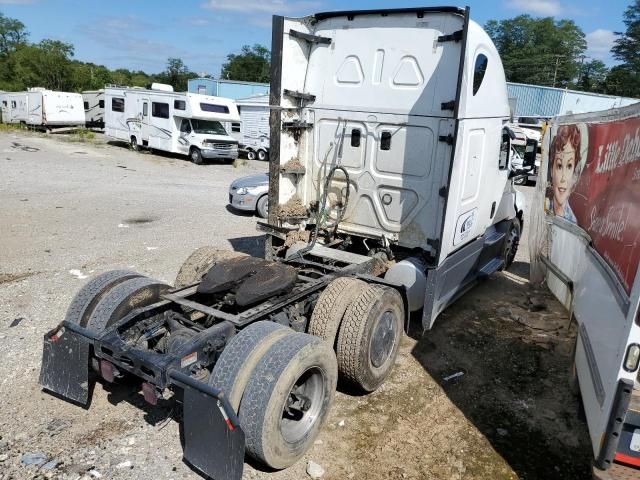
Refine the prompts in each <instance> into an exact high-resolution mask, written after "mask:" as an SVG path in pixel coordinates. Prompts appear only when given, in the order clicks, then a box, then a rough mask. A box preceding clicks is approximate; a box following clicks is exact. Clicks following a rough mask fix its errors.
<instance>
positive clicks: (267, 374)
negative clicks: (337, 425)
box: [209, 321, 338, 469]
mask: <svg viewBox="0 0 640 480" xmlns="http://www.w3.org/2000/svg"><path fill="white" fill-rule="evenodd" d="M337 377H338V371H337V363H336V358H335V354H334V352H333V350H332V349H331V347H329V346H328V345H327V344H326V343H325V342H322V341H321V340H320V339H318V338H317V337H314V336H311V335H307V334H304V333H296V332H293V331H292V330H291V329H289V328H287V327H284V326H281V325H278V324H275V323H273V322H268V321H262V322H256V323H254V324H252V325H251V326H249V327H247V328H245V329H244V330H243V331H241V332H240V333H239V334H237V335H236V336H235V337H234V338H233V339H232V340H231V341H230V342H229V345H227V347H226V348H225V349H224V351H223V352H222V355H221V356H220V359H219V360H218V362H217V363H216V365H215V367H214V369H213V372H212V373H211V376H210V379H209V382H210V384H211V385H214V386H216V387H218V388H221V389H222V390H224V391H225V392H226V393H227V396H228V398H229V401H230V402H231V404H232V406H233V408H235V409H236V411H238V416H239V418H240V424H241V426H242V429H243V430H244V432H245V435H246V448H247V451H248V452H249V454H250V455H251V456H252V457H254V458H255V459H256V460H258V461H260V462H262V463H264V464H265V465H267V466H269V467H271V468H276V469H281V468H286V467H288V466H290V465H292V464H293V463H295V462H296V461H297V460H298V459H299V458H300V457H301V456H302V455H303V454H304V453H305V452H306V451H307V450H308V449H309V447H310V446H311V445H312V444H313V441H314V440H315V438H316V437H317V435H318V433H319V432H320V429H321V428H322V425H323V424H324V422H325V420H326V417H327V415H328V413H329V409H330V407H331V403H332V402H333V398H334V395H335V388H336V383H337Z"/></svg>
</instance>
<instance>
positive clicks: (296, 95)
mask: <svg viewBox="0 0 640 480" xmlns="http://www.w3.org/2000/svg"><path fill="white" fill-rule="evenodd" d="M282 93H284V94H285V95H286V96H288V97H292V98H297V99H299V100H304V101H305V102H315V100H316V96H315V95H312V94H310V93H303V92H298V91H296V90H288V89H286V88H285V89H284V90H283V91H282Z"/></svg>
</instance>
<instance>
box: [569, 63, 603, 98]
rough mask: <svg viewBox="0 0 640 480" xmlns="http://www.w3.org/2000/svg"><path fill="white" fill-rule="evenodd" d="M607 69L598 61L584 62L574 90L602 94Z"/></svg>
mask: <svg viewBox="0 0 640 480" xmlns="http://www.w3.org/2000/svg"><path fill="white" fill-rule="evenodd" d="M608 73H609V69H608V68H607V66H606V65H605V64H604V62H601V61H600V60H591V61H590V62H585V63H584V64H583V65H581V67H580V73H579V76H578V82H577V83H576V88H577V89H578V90H582V91H584V92H598V93H604V92H605V88H606V80H607V74H608Z"/></svg>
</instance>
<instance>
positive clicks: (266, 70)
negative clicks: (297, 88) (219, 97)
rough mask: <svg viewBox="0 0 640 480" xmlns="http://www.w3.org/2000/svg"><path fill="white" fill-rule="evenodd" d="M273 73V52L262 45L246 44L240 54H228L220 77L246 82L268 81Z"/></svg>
mask: <svg viewBox="0 0 640 480" xmlns="http://www.w3.org/2000/svg"><path fill="white" fill-rule="evenodd" d="M270 73H271V52H270V51H269V49H267V48H266V47H264V46H262V45H254V46H253V47H250V46H249V45H245V46H244V47H242V51H241V53H239V54H234V53H232V54H229V55H227V63H225V64H224V65H222V71H221V72H220V78H222V79H225V80H241V81H245V82H262V83H268V82H269V80H270V77H271V75H270Z"/></svg>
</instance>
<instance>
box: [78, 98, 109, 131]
mask: <svg viewBox="0 0 640 480" xmlns="http://www.w3.org/2000/svg"><path fill="white" fill-rule="evenodd" d="M82 101H83V103H84V116H85V125H86V127H87V128H104V89H100V90H86V91H84V92H82Z"/></svg>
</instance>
